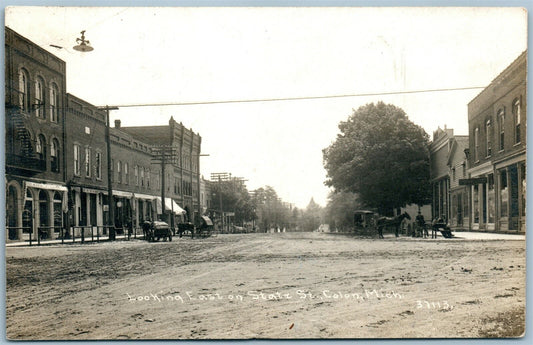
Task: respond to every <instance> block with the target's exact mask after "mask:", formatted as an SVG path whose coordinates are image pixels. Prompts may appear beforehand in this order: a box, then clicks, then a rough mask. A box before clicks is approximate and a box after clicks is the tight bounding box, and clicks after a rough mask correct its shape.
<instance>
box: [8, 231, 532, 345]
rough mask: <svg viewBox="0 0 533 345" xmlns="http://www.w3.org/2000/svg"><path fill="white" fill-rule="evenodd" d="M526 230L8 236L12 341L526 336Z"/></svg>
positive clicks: (9, 328) (9, 335)
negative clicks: (14, 243)
mask: <svg viewBox="0 0 533 345" xmlns="http://www.w3.org/2000/svg"><path fill="white" fill-rule="evenodd" d="M525 272H526V270H525V241H520V240H507V241H503V240H494V241H485V240H465V239H450V240H445V239H438V240H427V239H426V240H423V239H413V238H406V237H401V238H400V239H394V238H392V237H388V238H386V239H385V240H377V239H375V240H374V239H361V238H353V237H345V236H341V235H331V234H318V233H295V234H290V233H282V234H248V235H219V236H217V237H211V238H207V239H194V240H191V239H190V238H182V239H178V238H174V241H172V242H159V243H147V242H144V241H140V240H135V241H133V240H132V241H129V242H128V241H117V242H114V243H100V244H86V245H63V246H61V245H57V246H46V247H24V248H14V247H9V248H6V275H7V280H6V285H7V294H6V295H7V301H6V309H7V311H6V327H7V336H8V338H9V339H17V340H22V339H46V340H49V339H80V340H81V339H183V338H188V339H204V338H218V339H220V338H383V337H386V338H390V337H394V338H398V337H400V338H402V337H410V338H411V337H480V336H481V337H486V336H519V335H521V334H522V332H523V326H524V307H525Z"/></svg>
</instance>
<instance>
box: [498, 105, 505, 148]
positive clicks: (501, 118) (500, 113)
mask: <svg viewBox="0 0 533 345" xmlns="http://www.w3.org/2000/svg"><path fill="white" fill-rule="evenodd" d="M498 126H499V132H500V135H499V136H500V138H499V139H500V151H503V150H504V149H505V111H504V110H503V109H500V110H499V111H498Z"/></svg>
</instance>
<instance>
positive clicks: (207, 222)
mask: <svg viewBox="0 0 533 345" xmlns="http://www.w3.org/2000/svg"><path fill="white" fill-rule="evenodd" d="M212 232H213V222H212V221H211V219H210V218H209V217H207V216H202V217H201V219H200V225H199V226H195V225H194V224H193V223H191V222H186V223H179V224H178V235H179V237H182V236H183V235H187V234H189V235H190V236H191V238H194V236H195V235H196V236H197V237H209V236H211V234H212Z"/></svg>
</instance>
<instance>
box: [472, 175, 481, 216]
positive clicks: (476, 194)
mask: <svg viewBox="0 0 533 345" xmlns="http://www.w3.org/2000/svg"><path fill="white" fill-rule="evenodd" d="M472 189H473V191H472V207H473V211H474V223H476V224H479V214H480V212H479V185H477V184H476V185H474V187H473V188H472Z"/></svg>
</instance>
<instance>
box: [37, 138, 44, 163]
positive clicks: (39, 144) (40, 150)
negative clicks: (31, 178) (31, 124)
mask: <svg viewBox="0 0 533 345" xmlns="http://www.w3.org/2000/svg"><path fill="white" fill-rule="evenodd" d="M35 152H36V153H37V155H38V156H39V160H41V161H44V160H46V139H45V138H44V135H42V134H39V136H37V142H36V144H35Z"/></svg>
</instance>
